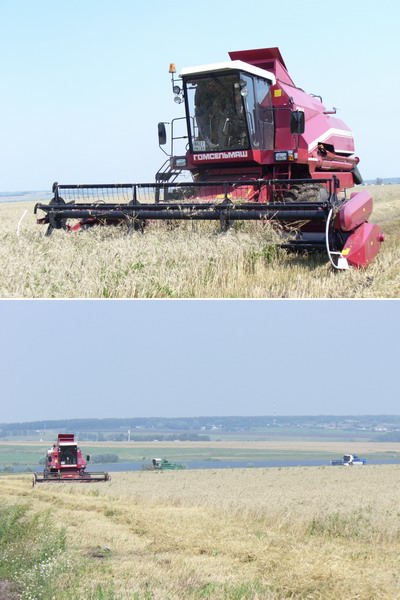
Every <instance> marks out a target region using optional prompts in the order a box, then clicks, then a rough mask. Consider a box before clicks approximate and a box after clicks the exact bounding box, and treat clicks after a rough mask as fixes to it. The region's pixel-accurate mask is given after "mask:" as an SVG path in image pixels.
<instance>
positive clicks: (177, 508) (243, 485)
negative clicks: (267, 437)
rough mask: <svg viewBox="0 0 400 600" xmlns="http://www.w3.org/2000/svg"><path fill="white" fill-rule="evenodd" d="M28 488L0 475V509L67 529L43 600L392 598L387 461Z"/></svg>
mask: <svg viewBox="0 0 400 600" xmlns="http://www.w3.org/2000/svg"><path fill="white" fill-rule="evenodd" d="M30 485H31V484H30V478H29V476H28V475H21V476H2V477H0V491H1V496H2V499H3V501H4V500H6V501H7V502H9V503H17V504H19V503H25V504H27V505H28V506H29V510H30V512H31V513H35V512H39V513H41V512H43V511H45V510H49V511H50V514H51V519H52V521H53V522H55V523H56V524H57V526H59V527H65V528H66V540H67V543H66V553H67V556H68V561H69V564H70V565H74V566H71V569H72V570H73V571H74V573H76V574H75V577H74V575H73V572H72V571H71V573H70V574H69V576H68V573H67V575H65V574H64V577H63V578H62V580H57V578H54V579H53V583H52V585H53V588H52V592H53V593H54V596H49V597H57V598H64V597H68V598H70V599H76V600H90V599H91V598H110V599H112V600H125V599H132V600H138V599H139V600H141V599H146V600H150V599H152V600H169V599H170V600H175V599H176V600H192V599H193V600H197V599H204V598H209V599H211V600H219V599H224V600H225V599H237V600H239V599H241V600H245V599H248V600H250V599H252V600H261V599H262V600H264V599H265V600H267V599H268V600H269V599H271V600H277V599H287V598H292V599H309V600H314V599H321V600H322V599H323V600H329V599H335V600H342V599H343V600H352V599H354V600H355V599H357V600H377V599H387V600H389V599H391V600H393V599H395V598H399V597H400V592H399V590H400V575H399V573H400V569H399V557H400V519H399V516H400V513H399V497H400V467H399V466H397V465H385V466H368V465H367V466H365V467H353V468H351V467H350V468H344V467H336V468H335V467H318V468H317V467H316V468H311V467H310V468H300V467H299V468H281V469H226V470H218V471H213V470H204V471H179V472H130V473H117V474H115V475H114V476H113V479H112V481H111V482H109V483H101V484H88V485H85V484H48V485H46V484H41V485H38V486H36V487H35V488H33V489H32V488H31V487H30ZM82 563H85V564H86V568H85V570H84V571H82V569H81V570H80V571H79V568H78V567H77V565H79V564H82ZM75 569H76V572H75ZM78 573H80V575H79V581H78ZM78 584H79V585H78ZM77 586H78V587H77ZM63 594H67V595H63ZM40 597H42V596H40Z"/></svg>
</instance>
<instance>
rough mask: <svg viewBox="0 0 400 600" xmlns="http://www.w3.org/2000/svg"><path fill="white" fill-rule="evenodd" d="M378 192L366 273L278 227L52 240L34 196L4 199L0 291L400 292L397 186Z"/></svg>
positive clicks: (139, 294)
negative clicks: (375, 249)
mask: <svg viewBox="0 0 400 600" xmlns="http://www.w3.org/2000/svg"><path fill="white" fill-rule="evenodd" d="M371 189H372V195H373V197H374V213H373V216H372V219H371V220H372V222H377V223H379V224H380V225H381V226H382V227H383V229H384V232H385V235H386V241H385V242H384V244H383V247H382V252H381V253H380V255H379V256H378V257H377V259H376V260H375V261H374V262H373V263H372V264H371V265H370V266H369V267H368V269H367V270H355V269H351V270H350V271H347V272H335V271H334V270H332V268H331V266H330V265H329V263H328V262H327V259H326V257H325V256H318V255H317V256H299V255H293V254H288V253H286V252H285V251H284V250H281V249H279V248H278V246H277V240H278V234H277V232H276V230H275V229H274V228H273V227H272V226H271V225H266V226H265V225H264V226H263V225H262V224H260V223H245V224H242V223H238V224H237V225H236V227H235V228H234V229H232V230H230V231H229V232H228V233H226V234H223V235H222V234H218V233H217V231H218V226H217V225H216V224H210V223H182V224H180V225H179V226H176V227H171V226H170V225H168V224H166V223H155V224H153V223H152V224H150V225H149V226H148V227H147V229H146V230H145V233H144V234H143V235H142V234H140V233H134V234H133V235H131V236H128V235H126V227H121V228H120V227H117V228H113V227H110V228H100V227H97V228H93V229H91V230H89V231H84V232H80V233H78V234H68V233H66V232H64V231H62V230H61V231H55V232H54V233H53V235H52V237H51V238H46V237H44V233H45V227H43V226H38V225H36V222H35V216H34V215H33V203H25V204H24V203H14V204H12V203H9V204H1V205H0V242H1V243H0V266H1V269H0V297H1V298H398V297H399V296H400V260H399V259H400V252H399V244H398V240H399V238H400V208H399V197H400V186H397V185H392V186H389V185H388V186H381V187H374V188H371ZM25 211H27V212H26V214H25ZM24 214H25V216H24V217H23V219H22V221H21V222H20V220H21V217H22V216H23V215H24ZM18 225H19V236H17V234H16V231H17V228H18Z"/></svg>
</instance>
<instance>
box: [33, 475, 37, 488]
mask: <svg viewBox="0 0 400 600" xmlns="http://www.w3.org/2000/svg"><path fill="white" fill-rule="evenodd" d="M36 482H37V475H36V473H34V474H33V478H32V487H35V485H36Z"/></svg>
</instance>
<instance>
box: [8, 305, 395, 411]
mask: <svg viewBox="0 0 400 600" xmlns="http://www.w3.org/2000/svg"><path fill="white" fill-rule="evenodd" d="M398 308H399V305H398V302H393V301H344V302H339V301H335V302H332V301H149V300H144V301H62V300H60V301H18V300H15V301H2V302H0V328H1V332H2V338H1V343H0V364H1V367H2V375H1V388H2V394H1V395H2V402H1V405H0V406H1V408H0V423H1V422H15V421H32V420H36V419H58V418H79V417H82V418H85V417H93V418H105V417H140V416H166V417H169V416H202V415H203V416H204V415H210V416H212V415H215V416H217V415H271V414H272V413H273V412H274V407H275V411H276V414H277V415H290V414H292V415H293V414H400V413H399V411H400V404H399V391H398V390H399V386H398V340H399V338H400V320H399V318H398V313H399V310H398Z"/></svg>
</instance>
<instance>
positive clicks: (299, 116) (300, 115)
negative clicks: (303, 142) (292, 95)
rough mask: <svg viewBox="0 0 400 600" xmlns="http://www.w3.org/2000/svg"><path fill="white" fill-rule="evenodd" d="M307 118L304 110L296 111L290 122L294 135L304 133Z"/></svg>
mask: <svg viewBox="0 0 400 600" xmlns="http://www.w3.org/2000/svg"><path fill="white" fill-rule="evenodd" d="M304 130H305V117H304V111H303V110H294V111H293V112H292V118H291V120H290V131H291V132H292V133H304Z"/></svg>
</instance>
